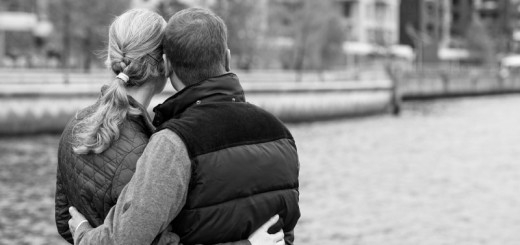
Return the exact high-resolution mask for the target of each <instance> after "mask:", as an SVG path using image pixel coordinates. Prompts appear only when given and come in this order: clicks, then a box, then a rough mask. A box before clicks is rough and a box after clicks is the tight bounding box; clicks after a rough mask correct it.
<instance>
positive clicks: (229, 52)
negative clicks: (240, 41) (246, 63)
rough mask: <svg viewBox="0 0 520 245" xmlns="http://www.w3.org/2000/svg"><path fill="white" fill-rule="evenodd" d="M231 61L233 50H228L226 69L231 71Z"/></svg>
mask: <svg viewBox="0 0 520 245" xmlns="http://www.w3.org/2000/svg"><path fill="white" fill-rule="evenodd" d="M229 63H231V50H229V49H228V50H227V52H226V64H225V65H226V67H225V68H226V71H227V72H229V71H231V66H230V65H229Z"/></svg>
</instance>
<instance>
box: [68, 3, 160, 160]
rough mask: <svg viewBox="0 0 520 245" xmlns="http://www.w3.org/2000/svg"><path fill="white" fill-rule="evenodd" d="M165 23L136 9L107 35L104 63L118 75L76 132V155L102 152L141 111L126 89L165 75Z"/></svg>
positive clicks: (75, 129) (123, 17)
mask: <svg viewBox="0 0 520 245" xmlns="http://www.w3.org/2000/svg"><path fill="white" fill-rule="evenodd" d="M165 28H166V21H165V20H164V19H163V18H162V17H161V16H160V15H158V14H157V13H154V12H152V11H149V10H144V9H133V10H129V11H127V12H126V13H124V14H122V15H120V16H119V17H117V18H116V19H115V20H114V22H113V23H112V25H110V29H109V33H108V55H107V60H106V62H105V64H106V65H107V67H108V68H109V69H111V70H112V71H113V72H114V73H115V74H116V75H117V74H119V73H124V74H125V75H127V76H128V77H129V80H128V81H124V80H123V79H120V78H117V77H116V78H115V79H114V80H112V81H111V83H110V85H109V86H108V87H107V88H106V89H105V90H104V91H103V92H102V94H101V96H100V97H99V99H98V101H97V102H96V104H94V106H93V107H92V108H91V110H89V111H88V112H87V113H86V115H82V116H81V118H79V116H78V115H77V116H76V117H77V119H78V122H77V123H76V125H75V126H74V129H73V150H74V152H75V153H77V154H88V153H91V152H93V153H96V154H98V153H101V152H103V151H105V150H106V149H107V148H108V147H109V146H110V144H111V143H112V141H114V140H117V139H118V138H119V133H120V132H119V125H121V124H122V123H123V122H124V120H125V118H126V116H127V114H130V115H139V114H141V111H140V110H139V109H138V108H136V107H133V106H131V105H130V102H129V100H128V95H127V93H126V89H125V88H126V87H133V86H141V85H143V84H144V83H145V82H146V81H147V80H148V79H149V78H154V77H159V76H164V63H163V62H162V54H163V48H162V39H163V32H164V29H165Z"/></svg>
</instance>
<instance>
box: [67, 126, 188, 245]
mask: <svg viewBox="0 0 520 245" xmlns="http://www.w3.org/2000/svg"><path fill="white" fill-rule="evenodd" d="M190 176H191V163H190V159H189V157H188V153H187V150H186V146H185V145H184V143H183V142H182V140H181V139H180V138H179V137H178V136H177V135H176V134H175V133H173V132H171V131H169V130H162V131H160V132H158V133H156V134H154V135H153V136H152V137H151V138H150V142H149V143H148V145H147V146H146V148H145V150H144V152H143V154H142V155H141V157H140V158H139V160H138V161H137V165H136V172H135V174H134V176H133V177H132V179H131V180H130V182H129V183H128V185H127V186H126V187H125V188H124V189H123V190H122V192H121V194H120V196H119V199H118V201H117V204H116V205H115V206H114V207H112V208H111V209H110V211H109V213H108V215H107V217H106V218H105V220H104V224H102V225H100V226H98V227H96V228H95V229H92V228H91V227H90V226H88V225H82V226H80V228H79V229H78V230H77V231H76V232H75V234H74V241H75V243H76V244H151V243H152V241H153V240H154V239H155V238H156V237H157V235H158V234H159V233H161V232H162V231H164V230H165V229H166V228H167V226H168V224H169V223H170V222H171V221H172V220H173V219H174V218H175V216H177V214H178V213H179V211H180V210H181V208H182V207H183V206H184V204H185V202H186V195H187V191H188V186H189V181H190Z"/></svg>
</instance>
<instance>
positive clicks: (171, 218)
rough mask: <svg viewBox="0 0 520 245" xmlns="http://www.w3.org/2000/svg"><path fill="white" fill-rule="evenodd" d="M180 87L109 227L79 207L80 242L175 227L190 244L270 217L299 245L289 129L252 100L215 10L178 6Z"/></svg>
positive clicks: (174, 40) (140, 238) (149, 236)
mask: <svg viewBox="0 0 520 245" xmlns="http://www.w3.org/2000/svg"><path fill="white" fill-rule="evenodd" d="M163 45H164V49H165V56H166V60H167V67H168V70H171V71H172V73H171V75H170V79H171V82H172V85H173V86H174V88H175V89H176V90H177V91H178V93H176V94H175V95H174V96H172V97H170V98H169V99H167V100H166V101H165V102H164V103H163V104H160V105H158V106H157V107H156V108H154V112H155V118H154V124H155V125H156V126H158V128H157V132H156V133H155V134H154V135H153V136H152V137H151V139H150V142H149V144H148V145H147V147H146V149H145V151H144V153H143V155H142V156H141V158H140V159H139V161H138V162H137V166H136V172H135V174H134V176H133V178H132V180H131V181H130V182H129V184H128V185H127V186H126V187H125V189H124V190H123V191H122V192H121V195H120V196H119V199H118V202H117V204H116V206H114V207H113V208H112V209H111V210H110V212H109V214H108V216H107V218H106V219H105V221H104V224H103V225H101V226H99V227H97V228H95V229H92V228H91V227H90V225H89V224H88V222H84V220H83V219H82V217H81V214H79V213H77V211H76V210H75V209H74V208H71V215H72V219H71V220H70V221H69V225H70V227H71V228H70V229H71V231H72V232H73V233H74V241H75V243H76V244H151V243H152V241H153V240H154V238H156V237H157V236H158V234H159V233H161V232H163V231H164V230H166V229H167V228H168V227H170V226H171V227H172V231H173V232H174V233H176V234H178V235H179V237H180V240H181V242H182V243H183V244H215V243H221V242H227V241H239V240H243V239H246V238H247V237H248V236H249V235H250V234H251V233H252V232H253V231H254V230H256V229H257V228H259V227H260V226H261V225H262V224H263V223H264V222H266V221H267V220H268V219H269V218H270V217H271V216H273V215H275V214H278V215H279V217H280V218H279V220H278V222H277V223H276V225H274V226H273V227H271V229H270V230H272V231H273V232H271V233H274V232H276V231H278V230H280V229H283V231H284V233H285V236H284V238H283V239H284V240H285V241H284V240H282V239H281V240H280V242H281V243H282V244H283V243H285V244H292V243H293V240H294V235H293V229H294V227H295V225H296V222H297V221H298V219H299V217H300V211H299V206H298V198H299V192H298V171H299V162H298V155H297V152H296V145H295V143H294V139H293V138H292V136H291V134H290V132H289V131H288V130H287V128H286V127H285V126H284V125H283V124H282V123H281V122H280V121H279V120H278V119H276V118H275V117H274V116H272V115H271V114H269V113H268V112H266V111H264V110H262V109H260V108H258V107H256V106H254V105H251V104H249V103H247V102H245V97H244V91H243V90H242V87H241V86H240V83H239V81H238V78H237V76H236V75H235V74H233V73H229V70H230V69H229V61H230V52H229V50H228V48H227V28H226V26H225V24H224V22H223V21H222V19H221V18H219V17H218V16H216V15H215V14H213V13H211V12H210V11H208V10H204V9H198V8H190V9H186V10H183V11H180V12H178V13H177V14H175V15H174V16H172V18H171V19H170V20H169V22H168V25H167V27H166V30H165V38H164V42H163Z"/></svg>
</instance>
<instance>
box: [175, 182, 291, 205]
mask: <svg viewBox="0 0 520 245" xmlns="http://www.w3.org/2000/svg"><path fill="white" fill-rule="evenodd" d="M297 189H298V184H296V185H295V186H294V187H290V188H282V189H275V190H266V191H261V192H257V193H252V194H250V195H245V196H238V197H234V198H230V199H228V200H225V201H222V202H218V203H213V204H209V205H205V206H200V207H194V208H186V209H184V210H186V211H190V210H195V209H204V208H209V207H213V206H219V205H223V204H225V203H228V202H234V201H236V200H238V199H246V198H249V197H252V196H255V195H262V194H267V193H270V192H279V191H291V190H294V191H296V193H298V195H300V192H299V191H297Z"/></svg>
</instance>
